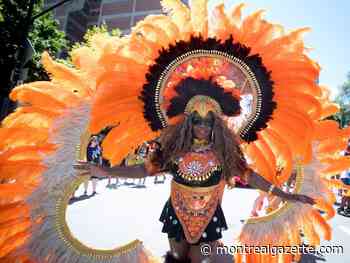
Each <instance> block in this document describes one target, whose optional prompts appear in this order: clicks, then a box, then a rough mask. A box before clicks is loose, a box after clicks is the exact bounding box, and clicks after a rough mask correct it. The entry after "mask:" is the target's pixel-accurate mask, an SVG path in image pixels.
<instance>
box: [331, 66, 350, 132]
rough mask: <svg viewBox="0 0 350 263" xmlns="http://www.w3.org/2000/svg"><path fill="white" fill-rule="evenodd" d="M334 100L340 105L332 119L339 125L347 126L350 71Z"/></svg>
mask: <svg viewBox="0 0 350 263" xmlns="http://www.w3.org/2000/svg"><path fill="white" fill-rule="evenodd" d="M335 102H336V103H338V104H339V105H340V111H339V113H337V114H336V115H335V116H334V119H335V120H337V121H338V122H339V123H340V126H341V127H344V126H348V125H349V123H350V72H349V73H348V75H347V80H346V81H345V83H344V84H343V85H342V86H341V87H340V92H339V94H338V96H337V97H336V98H335Z"/></svg>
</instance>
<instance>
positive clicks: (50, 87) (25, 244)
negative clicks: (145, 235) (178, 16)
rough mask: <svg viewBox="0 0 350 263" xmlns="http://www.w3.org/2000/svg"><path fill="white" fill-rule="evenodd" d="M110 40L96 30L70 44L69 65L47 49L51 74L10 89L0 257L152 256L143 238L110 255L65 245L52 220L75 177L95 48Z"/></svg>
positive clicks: (0, 156)
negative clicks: (78, 44)
mask: <svg viewBox="0 0 350 263" xmlns="http://www.w3.org/2000/svg"><path fill="white" fill-rule="evenodd" d="M101 38H102V39H103V40H104V44H102V43H101ZM112 40H113V41H112ZM115 40H116V39H113V38H112V37H109V36H107V35H104V36H101V35H99V36H95V39H94V40H93V41H92V43H91V44H92V45H91V46H90V47H82V48H79V49H77V50H75V52H74V54H73V58H72V61H73V63H75V65H74V67H67V66H65V65H63V64H61V63H57V62H54V61H53V60H52V59H51V58H50V57H49V56H48V55H47V54H44V55H43V64H44V66H45V68H46V70H47V71H48V72H49V74H50V75H51V81H41V82H33V83H29V84H25V85H21V86H18V87H16V88H15V89H14V90H13V91H12V93H11V99H12V100H14V101H17V102H18V103H19V105H20V106H19V107H18V108H17V109H16V111H15V112H14V113H12V114H10V115H9V116H8V117H7V118H6V119H5V120H4V121H3V122H2V127H1V129H0V137H1V139H2V140H1V145H0V147H1V148H0V149H1V151H0V162H1V165H0V167H1V168H0V170H1V173H0V182H1V183H0V192H1V194H0V213H1V220H0V259H1V262H28V263H29V262H61V263H63V262H73V261H74V262H77V263H78V262H97V261H98V262H111V261H114V262H119V261H121V262H122V261H125V260H126V259H130V260H132V261H133V262H156V261H157V259H156V258H152V257H151V255H150V254H149V253H148V252H147V251H146V250H145V248H144V247H143V246H142V244H141V243H140V242H134V243H133V244H132V245H131V246H129V247H128V248H127V249H125V248H123V251H121V252H120V253H114V256H109V257H106V258H98V257H87V256H86V255H82V254H81V253H80V252H78V251H77V250H75V249H73V248H72V247H70V246H69V245H67V241H66V240H65V238H64V237H63V236H62V235H61V234H62V233H60V231H61V230H59V229H62V227H61V228H60V227H59V226H57V213H58V212H57V204H58V201H59V200H60V199H62V198H64V195H65V190H66V189H67V187H69V186H70V185H72V183H73V182H74V181H75V180H76V179H77V178H78V175H77V174H76V171H74V169H73V163H74V162H75V160H76V157H77V151H76V147H77V145H79V143H80V140H81V136H82V134H84V132H85V131H86V129H87V128H88V125H89V122H90V119H91V104H92V103H93V99H94V96H95V94H96V80H97V78H98V77H99V76H100V75H102V74H103V72H104V71H105V70H104V67H103V66H102V65H100V64H99V63H100V62H99V59H100V55H101V54H102V53H103V52H109V50H110V49H113V48H116V47H119V46H118V43H114V41H115Z"/></svg>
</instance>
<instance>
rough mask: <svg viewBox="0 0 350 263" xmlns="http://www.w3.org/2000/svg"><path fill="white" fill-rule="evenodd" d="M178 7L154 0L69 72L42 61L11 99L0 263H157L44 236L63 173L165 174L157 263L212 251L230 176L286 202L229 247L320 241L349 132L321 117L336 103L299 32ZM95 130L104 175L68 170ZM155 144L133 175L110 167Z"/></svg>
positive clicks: (76, 57)
mask: <svg viewBox="0 0 350 263" xmlns="http://www.w3.org/2000/svg"><path fill="white" fill-rule="evenodd" d="M190 2H191V3H190V7H187V6H186V5H185V4H183V3H182V2H181V1H180V0H164V1H162V2H161V3H162V5H163V7H164V11H165V13H166V14H164V15H150V16H147V17H146V18H145V19H144V20H142V21H140V22H138V23H137V25H136V26H135V27H134V28H132V30H131V33H130V34H129V35H127V36H124V37H113V36H109V35H107V34H96V35H94V36H93V37H92V38H91V39H90V41H89V44H88V45H87V46H83V47H80V48H78V49H76V50H74V52H73V53H72V54H71V60H72V63H73V65H74V67H73V68H71V67H67V66H65V65H63V64H61V63H58V62H54V61H53V60H52V59H51V58H50V57H49V56H48V55H47V54H44V55H43V64H44V66H45V68H46V70H47V71H48V72H49V73H50V74H51V79H52V80H51V81H42V82H34V83H29V84H25V85H21V86H18V87H16V88H15V89H14V90H13V91H12V93H11V99H12V100H16V101H20V102H21V104H20V105H21V106H20V107H18V109H17V110H16V111H15V112H14V113H12V114H11V115H9V116H8V117H7V118H6V119H5V120H4V121H3V123H2V128H1V131H0V132H1V133H0V136H1V138H2V140H0V142H1V145H0V147H1V151H0V152H1V154H0V161H1V169H2V172H1V173H0V176H1V178H0V179H1V182H3V183H2V184H1V185H0V189H1V195H0V198H1V202H0V215H1V217H0V218H1V219H0V259H1V260H2V262H59V263H63V262H77V263H80V262H84V263H86V262H88V263H90V262H157V259H155V258H154V257H152V256H150V255H149V253H146V252H145V249H144V247H143V246H142V245H140V244H138V245H135V246H134V247H133V248H132V249H129V250H127V249H124V250H123V253H119V254H116V255H108V256H105V257H104V256H101V257H90V256H89V255H90V254H89V253H87V254H84V253H82V252H81V251H84V250H81V251H79V250H77V249H75V245H76V244H77V241H74V242H72V244H70V245H67V240H66V239H64V238H62V235H61V234H60V233H57V231H56V230H57V229H59V226H57V221H55V216H54V215H55V213H56V212H55V211H56V210H55V204H56V202H57V200H59V199H60V198H61V196H62V189H64V188H65V187H67V186H68V185H70V184H72V182H73V181H74V180H76V178H77V176H79V174H80V173H81V171H79V170H77V169H75V168H80V169H86V170H88V171H89V172H90V173H91V174H92V175H95V176H101V175H102V176H103V175H106V174H113V175H115V176H119V177H129V176H130V177H135V176H137V177H144V176H146V175H153V174H156V173H157V172H163V171H170V172H171V173H172V175H173V180H172V183H171V196H170V199H169V200H168V201H167V203H166V204H165V207H164V209H163V211H162V214H161V217H160V219H161V221H162V222H163V223H164V225H163V232H166V233H167V234H168V237H169V241H170V247H171V252H170V253H169V254H168V255H167V258H166V260H168V261H170V262H171V260H172V261H173V262H177V261H180V262H181V261H186V260H187V261H188V260H192V262H199V260H201V259H202V258H203V255H201V254H200V253H199V249H198V246H197V245H198V244H199V243H201V242H212V244H213V245H214V246H216V245H218V242H217V240H218V239H220V237H221V231H222V230H224V229H226V222H225V217H224V215H223V212H222V210H221V206H220V203H221V198H222V194H223V190H224V186H225V185H228V186H229V187H233V186H234V180H232V178H234V177H237V178H240V179H241V180H242V181H247V182H248V183H249V184H250V185H252V186H254V187H256V188H259V189H261V190H263V191H265V192H268V193H270V194H273V195H277V196H279V197H281V198H283V199H285V200H287V202H286V203H284V204H283V205H282V206H281V207H280V208H278V209H277V211H274V212H273V213H271V214H269V215H267V216H265V217H257V218H251V219H248V220H247V221H246V222H245V224H244V226H243V228H242V230H241V233H240V235H239V236H238V241H239V243H240V244H245V245H271V246H273V245H275V246H279V245H281V244H283V245H286V246H288V245H289V246H290V245H299V244H301V240H300V235H299V234H300V230H302V231H303V233H304V235H305V237H306V238H307V239H308V241H309V243H310V244H311V245H318V244H319V243H320V236H323V238H324V239H327V240H329V239H331V229H330V226H329V224H328V223H327V220H328V219H330V218H331V217H332V216H333V215H334V209H333V207H332V204H333V203H334V195H333V194H332V192H331V191H330V190H329V187H330V186H333V185H334V183H335V182H333V181H332V180H331V179H329V178H330V177H329V176H330V175H332V174H334V173H337V172H339V171H342V170H344V169H346V168H348V167H349V166H350V160H349V158H348V157H346V156H345V157H344V156H341V155H340V151H341V149H343V148H344V147H345V145H346V144H347V138H348V136H349V129H346V130H340V129H339V128H338V125H337V123H336V122H334V121H331V120H326V119H325V118H326V117H328V116H330V115H332V114H334V113H335V112H337V110H338V107H337V105H335V104H332V103H331V102H330V101H329V98H328V90H327V89H326V88H325V87H323V86H320V85H318V84H317V79H318V76H319V70H320V68H319V66H318V64H317V63H315V62H314V61H312V60H311V59H310V58H309V57H308V56H307V55H306V53H305V48H304V44H303V41H302V40H301V35H302V34H303V33H304V32H305V31H307V29H299V30H296V31H292V32H290V33H285V32H284V30H283V28H282V27H281V26H280V25H276V24H272V23H269V22H268V21H266V20H264V19H263V18H262V13H263V12H262V11H258V12H255V13H253V14H251V15H249V16H247V17H246V18H245V19H243V20H242V19H241V9H242V7H243V5H239V6H237V7H235V8H233V9H232V10H231V11H227V10H224V6H223V5H219V6H217V7H215V8H214V10H213V12H212V13H211V14H208V12H207V1H205V0H194V1H190ZM242 98H244V99H242ZM241 101H245V102H244V103H240V102H241ZM247 101H248V102H249V103H248V102H247ZM241 104H242V105H241ZM243 104H244V106H243ZM247 105H248V106H247ZM242 107H248V108H243V110H241V109H242ZM243 113H244V114H243ZM107 126H115V127H114V128H113V129H112V130H111V131H110V132H109V133H108V135H107V136H106V137H105V139H104V141H103V143H102V148H103V154H104V158H106V159H108V160H109V161H110V162H111V164H112V167H111V168H105V169H103V168H101V167H99V166H91V165H88V164H86V163H82V162H80V163H79V164H78V165H74V164H76V155H75V145H77V144H81V135H82V134H84V133H86V132H87V133H89V134H97V133H98V132H100V131H101V130H102V129H104V128H105V127H107ZM158 137H160V149H159V151H157V152H156V154H153V155H152V158H150V160H148V161H147V162H146V163H145V164H144V165H137V166H133V167H119V166H118V164H119V163H120V162H121V161H122V160H123V159H124V158H125V156H127V154H128V153H130V152H133V151H134V150H135V149H136V148H137V147H139V146H140V145H141V144H142V143H143V142H145V141H150V140H154V139H155V138H158ZM116 149H118V150H116ZM246 158H249V159H250V160H251V161H252V164H251V165H249V167H248V165H247V163H246V161H245V159H246ZM294 163H297V164H298V168H297V170H298V175H297V178H296V186H295V191H294V193H285V192H283V191H281V190H280V187H281V186H282V185H283V183H285V182H286V181H287V180H288V178H289V177H290V175H291V172H292V168H293V164H294ZM281 164H282V165H283V169H282V171H281V172H280V173H277V170H278V167H280V166H281ZM74 166H75V167H74ZM325 166H327V167H325ZM4 171H6V172H4ZM2 193H6V194H2ZM289 201H292V202H289ZM298 201H300V202H298ZM232 202H234V200H232ZM314 202H315V203H314ZM311 204H313V205H311ZM319 210H322V211H324V212H325V213H323V215H322V216H321V215H320V213H319ZM297 256H298V255H294V256H293V255H290V254H283V253H281V254H279V255H278V256H274V255H272V254H269V253H267V254H245V253H238V254H236V255H235V260H236V262H242V260H245V261H247V262H286V263H287V262H292V260H295V258H296V257H297Z"/></svg>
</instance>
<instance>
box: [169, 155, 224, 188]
mask: <svg viewBox="0 0 350 263" xmlns="http://www.w3.org/2000/svg"><path fill="white" fill-rule="evenodd" d="M175 163H176V164H177V166H178V171H177V172H178V174H179V176H181V177H182V178H183V179H185V180H186V181H189V182H201V181H206V180H208V179H209V178H210V177H211V176H212V175H213V173H214V172H215V171H219V170H221V169H222V168H221V165H220V163H219V160H218V159H217V157H216V156H215V154H214V153H213V152H212V151H211V150H206V151H199V152H189V153H186V154H185V155H184V156H182V157H180V158H178V159H177V160H176V162H175Z"/></svg>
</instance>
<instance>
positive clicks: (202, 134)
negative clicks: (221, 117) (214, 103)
mask: <svg viewBox="0 0 350 263" xmlns="http://www.w3.org/2000/svg"><path fill="white" fill-rule="evenodd" d="M192 124H193V136H194V138H196V139H199V140H207V141H209V140H210V135H211V132H212V129H213V125H214V116H213V114H212V113H211V112H209V113H208V114H207V115H206V116H205V117H204V118H203V117H201V116H200V115H199V114H198V113H197V112H194V114H193V117H192Z"/></svg>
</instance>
